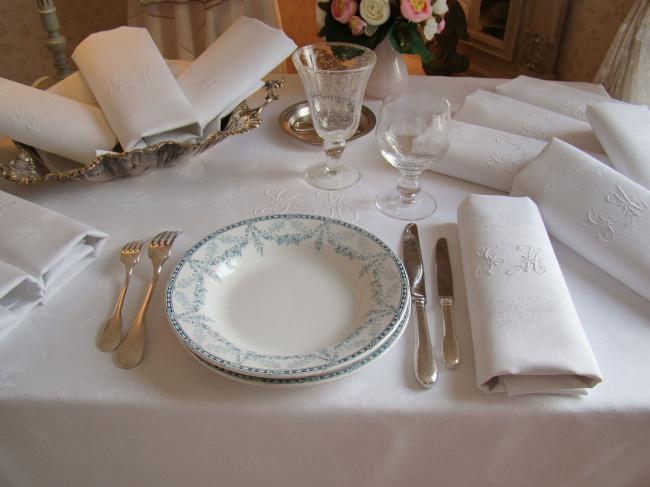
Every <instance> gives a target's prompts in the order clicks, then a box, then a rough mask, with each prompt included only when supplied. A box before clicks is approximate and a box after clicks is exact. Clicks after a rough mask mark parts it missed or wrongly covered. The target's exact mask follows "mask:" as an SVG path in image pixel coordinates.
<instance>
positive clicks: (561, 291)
mask: <svg viewBox="0 0 650 487" xmlns="http://www.w3.org/2000/svg"><path fill="white" fill-rule="evenodd" d="M458 234H459V237H460V244H461V255H462V262H463V273H464V277H465V286H466V290H467V302H468V306H469V315H470V323H471V329H472V340H473V343H474V357H475V359H476V376H477V382H478V386H479V388H480V389H482V390H483V391H485V392H487V393H507V394H508V395H520V394H532V393H546V394H549V393H551V394H569V395H581V394H586V391H587V389H588V388H591V387H593V386H595V385H596V384H598V383H599V382H600V381H601V376H600V371H599V369H598V365H597V364H596V360H595V358H594V355H593V352H592V350H591V347H590V345H589V342H588V340H587V337H586V336H585V333H584V331H583V329H582V326H581V324H580V320H579V318H578V315H577V313H576V310H575V308H574V305H573V302H572V300H571V296H570V294H569V291H568V289H567V286H566V283H565V281H564V277H563V276H562V271H561V270H560V266H559V264H558V262H557V259H556V257H555V254H554V252H553V247H552V246H551V242H550V240H549V237H548V235H547V233H546V230H545V228H544V222H543V221H542V218H541V216H540V214H539V211H538V209H537V207H536V206H535V204H534V203H533V202H532V201H531V200H530V199H529V198H512V197H508V196H482V195H470V196H469V197H468V198H467V199H466V200H465V201H464V202H463V203H462V204H461V205H460V207H459V209H458Z"/></svg>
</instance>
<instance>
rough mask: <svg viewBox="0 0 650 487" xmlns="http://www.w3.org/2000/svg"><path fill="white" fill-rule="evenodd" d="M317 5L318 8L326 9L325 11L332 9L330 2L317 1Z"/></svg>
mask: <svg viewBox="0 0 650 487" xmlns="http://www.w3.org/2000/svg"><path fill="white" fill-rule="evenodd" d="M316 5H318V8H320V9H321V10H324V11H325V12H329V11H330V2H317V3H316Z"/></svg>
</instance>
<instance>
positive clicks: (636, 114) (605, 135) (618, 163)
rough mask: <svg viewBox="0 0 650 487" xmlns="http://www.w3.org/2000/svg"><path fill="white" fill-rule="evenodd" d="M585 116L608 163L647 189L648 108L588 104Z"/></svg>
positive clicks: (649, 162) (649, 153)
mask: <svg viewBox="0 0 650 487" xmlns="http://www.w3.org/2000/svg"><path fill="white" fill-rule="evenodd" d="M587 118H588V119H589V122H590V123H591V127H592V129H593V130H594V133H595V134H596V137H598V140H599V141H600V143H601V144H602V146H603V147H604V149H605V151H606V152H607V156H608V157H609V159H610V160H611V161H612V165H613V166H614V167H615V168H616V169H618V170H619V171H620V172H622V173H623V174H625V175H626V176H627V177H629V178H630V179H632V180H634V181H636V182H637V183H639V184H641V185H643V186H645V187H646V188H649V189H650V110H649V109H648V107H647V106H645V105H632V104H629V103H614V102H601V103H594V104H590V105H589V107H588V108H587Z"/></svg>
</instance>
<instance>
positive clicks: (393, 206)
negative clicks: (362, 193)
mask: <svg viewBox="0 0 650 487" xmlns="http://www.w3.org/2000/svg"><path fill="white" fill-rule="evenodd" d="M375 206H377V208H378V209H379V211H381V212H382V213H384V214H385V215H388V216H390V217H392V218H397V219H399V220H409V221H414V220H422V219H423V218H426V217H428V216H431V215H433V214H434V213H435V212H436V210H437V209H438V203H436V200H435V198H434V197H433V196H431V195H430V194H429V193H427V192H426V191H420V192H419V193H418V195H417V198H415V200H414V201H413V202H412V203H406V202H404V201H403V200H402V198H401V197H400V194H399V193H398V192H397V191H395V190H394V189H390V190H387V191H383V192H381V193H379V194H378V195H377V199H375Z"/></svg>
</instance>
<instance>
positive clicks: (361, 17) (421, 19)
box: [316, 0, 448, 64]
mask: <svg viewBox="0 0 650 487" xmlns="http://www.w3.org/2000/svg"><path fill="white" fill-rule="evenodd" d="M447 10H448V7H447V1H446V0H359V1H357V0H330V1H317V3H316V22H317V23H318V26H319V27H320V31H319V33H318V35H319V36H320V37H325V39H326V40H327V41H330V42H350V43H353V44H360V45H362V46H365V47H369V48H371V49H374V48H375V47H377V45H379V43H380V42H381V41H383V40H384V39H385V38H388V39H389V40H390V42H391V44H392V45H393V47H394V48H395V50H396V51H397V52H400V53H403V54H417V55H419V56H420V59H421V60H422V63H423V64H427V63H430V62H431V61H433V54H432V53H431V51H430V49H429V46H430V45H431V43H432V42H433V40H434V37H435V36H436V34H439V33H440V32H442V31H443V29H444V28H445V18H444V15H445V14H446V13H447Z"/></svg>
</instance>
